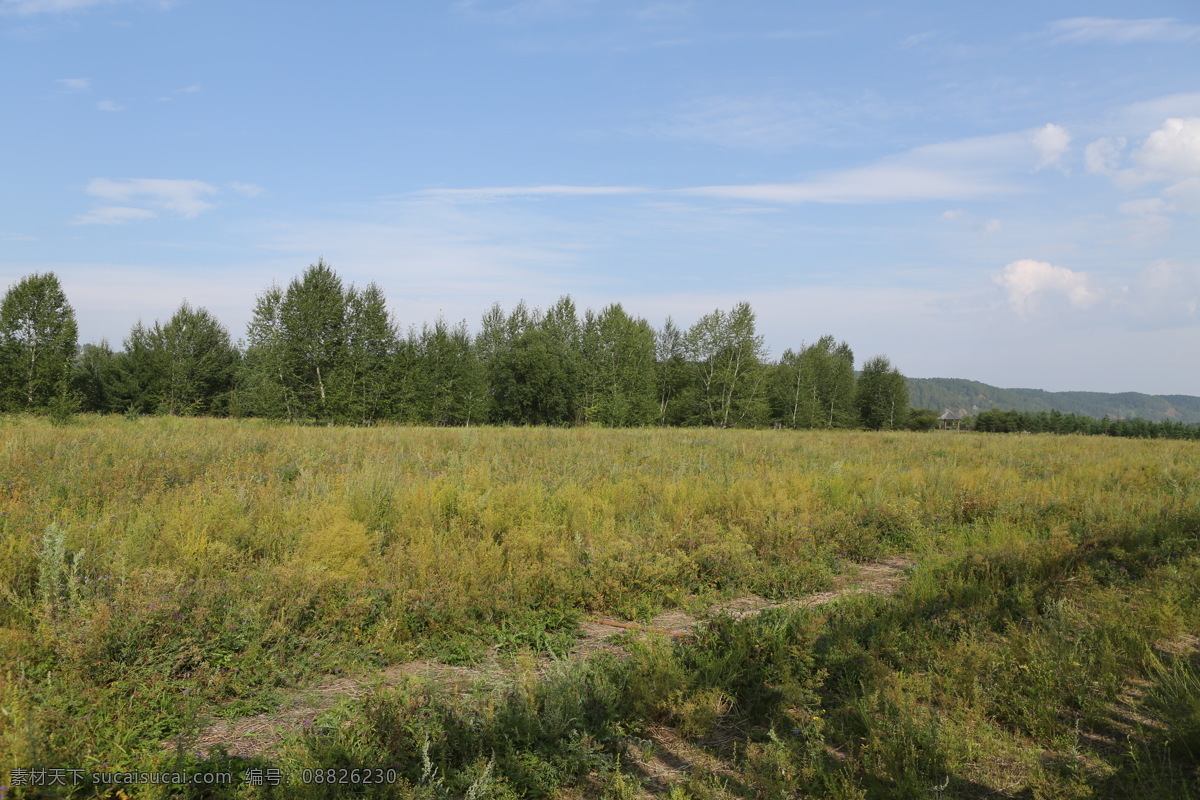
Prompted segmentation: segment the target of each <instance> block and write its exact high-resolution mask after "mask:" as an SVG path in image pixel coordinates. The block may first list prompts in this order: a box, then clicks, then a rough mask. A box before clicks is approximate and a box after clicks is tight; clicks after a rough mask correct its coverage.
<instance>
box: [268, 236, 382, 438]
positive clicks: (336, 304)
mask: <svg viewBox="0 0 1200 800" xmlns="http://www.w3.org/2000/svg"><path fill="white" fill-rule="evenodd" d="M247 333H248V338H249V346H248V347H247V352H246V369H245V371H244V382H245V385H246V387H247V389H248V390H249V391H250V392H252V393H253V394H255V395H257V397H256V399H255V402H254V403H253V405H254V407H255V408H256V410H257V412H258V413H265V414H269V415H271V416H283V415H286V416H288V417H290V418H293V419H317V420H333V419H353V420H354V421H357V422H362V421H366V420H369V419H373V418H374V417H375V416H377V415H378V414H379V413H380V412H381V409H382V408H383V401H384V398H383V394H384V391H385V388H386V382H385V381H384V380H383V379H382V377H381V376H383V375H386V374H388V371H387V369H386V367H387V364H388V362H389V361H390V359H389V358H388V352H389V350H390V349H392V348H393V347H394V345H395V330H394V327H393V326H392V323H391V321H390V320H389V319H388V316H387V311H386V307H385V302H384V299H383V293H382V291H381V290H380V289H379V288H378V287H377V286H374V285H372V286H368V287H367V288H366V289H364V290H362V291H361V292H359V291H357V290H356V289H355V288H354V287H350V288H349V289H348V290H347V289H344V288H343V286H342V279H341V278H339V277H338V275H337V273H335V272H334V271H333V269H332V268H331V267H330V266H329V265H328V264H326V263H325V261H324V260H323V259H322V260H319V261H317V263H316V264H313V265H312V266H310V267H309V268H308V269H307V270H305V271H304V274H303V275H301V276H300V277H299V278H295V279H293V280H292V282H291V283H289V284H288V287H287V289H286V290H281V289H279V288H278V287H276V286H272V287H271V288H269V289H268V290H267V291H265V292H264V293H263V294H261V295H260V296H259V298H258V302H257V303H256V305H255V308H254V318H253V320H252V321H251V323H250V326H249V328H248V331H247Z"/></svg>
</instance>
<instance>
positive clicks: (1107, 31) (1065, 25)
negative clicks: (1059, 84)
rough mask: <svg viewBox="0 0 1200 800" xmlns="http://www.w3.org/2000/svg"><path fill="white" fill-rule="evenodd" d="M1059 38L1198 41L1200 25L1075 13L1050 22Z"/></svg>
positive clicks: (1117, 41)
mask: <svg viewBox="0 0 1200 800" xmlns="http://www.w3.org/2000/svg"><path fill="white" fill-rule="evenodd" d="M1047 28H1048V30H1049V31H1050V33H1051V34H1052V36H1053V40H1054V41H1056V42H1074V43H1084V42H1106V43H1109V44H1130V43H1133V42H1198V41H1200V25H1189V24H1187V23H1183V22H1180V21H1179V20H1177V19H1171V18H1169V17H1160V18H1157V19H1111V18H1105V17H1073V18H1071V19H1060V20H1058V21H1057V22H1051V23H1050V24H1049V25H1048V26H1047Z"/></svg>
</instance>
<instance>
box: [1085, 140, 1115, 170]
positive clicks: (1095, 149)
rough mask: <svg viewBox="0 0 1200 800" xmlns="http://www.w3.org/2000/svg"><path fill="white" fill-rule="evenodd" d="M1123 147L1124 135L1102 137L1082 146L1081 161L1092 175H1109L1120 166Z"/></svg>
mask: <svg viewBox="0 0 1200 800" xmlns="http://www.w3.org/2000/svg"><path fill="white" fill-rule="evenodd" d="M1124 149H1125V137H1123V136H1118V137H1116V138H1115V139H1114V138H1108V137H1105V138H1102V139H1097V140H1096V141H1094V142H1092V143H1091V144H1089V145H1088V146H1087V147H1085V148H1083V161H1084V164H1086V165H1087V170H1088V172H1090V173H1092V174H1093V175H1111V174H1113V173H1114V172H1116V171H1117V167H1119V166H1120V161H1121V151H1122V150H1124Z"/></svg>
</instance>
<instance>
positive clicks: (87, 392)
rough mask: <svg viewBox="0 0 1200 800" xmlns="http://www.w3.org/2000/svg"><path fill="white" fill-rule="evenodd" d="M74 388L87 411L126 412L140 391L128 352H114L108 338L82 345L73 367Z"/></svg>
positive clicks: (72, 388)
mask: <svg viewBox="0 0 1200 800" xmlns="http://www.w3.org/2000/svg"><path fill="white" fill-rule="evenodd" d="M71 390H72V391H73V392H75V394H76V395H77V396H78V397H79V398H80V401H81V404H82V406H83V410H84V411H92V412H95V413H98V414H111V413H113V412H116V411H125V410H126V409H128V408H129V405H130V403H132V402H134V400H135V398H136V397H137V394H138V388H137V385H136V384H135V383H134V382H133V380H132V379H131V378H130V376H129V372H128V369H127V366H126V364H125V355H124V353H114V352H113V350H112V348H111V347H109V344H108V341H107V340H105V339H102V340H100V343H99V344H85V345H84V346H83V347H82V348H80V351H79V355H78V356H76V358H75V363H74V365H73V366H72V368H71Z"/></svg>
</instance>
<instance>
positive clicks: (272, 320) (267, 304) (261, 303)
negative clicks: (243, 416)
mask: <svg viewBox="0 0 1200 800" xmlns="http://www.w3.org/2000/svg"><path fill="white" fill-rule="evenodd" d="M282 306H283V290H282V289H280V288H279V287H278V286H271V287H270V288H268V289H267V290H266V291H264V292H263V293H262V294H260V295H259V296H258V300H257V301H256V302H255V304H254V313H253V317H252V318H251V320H250V324H249V326H248V327H247V331H246V335H247V338H248V340H249V342H248V346H247V347H246V357H245V359H244V360H243V362H242V371H241V372H242V375H241V379H240V381H239V382H240V384H241V385H242V387H243V390H244V392H245V394H246V408H247V410H248V411H249V412H250V413H252V414H255V415H257V416H262V417H269V418H272V419H279V418H285V417H286V418H288V419H294V418H295V416H296V399H295V397H294V395H293V393H292V389H291V387H290V385H289V381H288V377H287V364H286V352H285V350H284V346H283V341H284V329H283V321H282V319H281V316H280V309H281V308H282Z"/></svg>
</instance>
